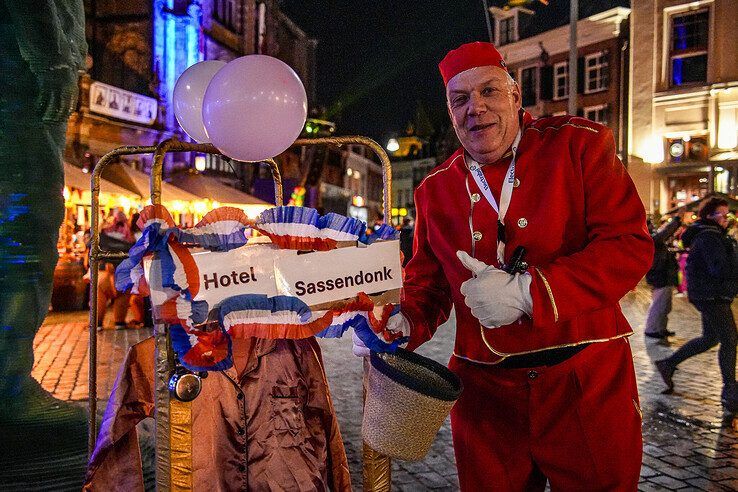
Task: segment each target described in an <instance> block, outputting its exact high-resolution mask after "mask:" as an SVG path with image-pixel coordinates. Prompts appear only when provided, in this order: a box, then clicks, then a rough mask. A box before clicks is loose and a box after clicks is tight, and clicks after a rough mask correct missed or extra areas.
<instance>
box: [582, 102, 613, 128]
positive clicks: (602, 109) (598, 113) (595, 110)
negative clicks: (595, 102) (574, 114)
mask: <svg viewBox="0 0 738 492" xmlns="http://www.w3.org/2000/svg"><path fill="white" fill-rule="evenodd" d="M609 113H610V108H609V107H608V106H607V104H600V105H599V106H590V107H588V108H584V117H585V118H587V119H588V120H592V121H596V122H597V123H600V124H602V125H607V124H608V119H609V118H608V116H609Z"/></svg>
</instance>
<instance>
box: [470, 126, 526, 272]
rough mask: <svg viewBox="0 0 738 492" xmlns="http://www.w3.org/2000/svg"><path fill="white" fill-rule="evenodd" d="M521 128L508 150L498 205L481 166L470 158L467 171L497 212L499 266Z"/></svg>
mask: <svg viewBox="0 0 738 492" xmlns="http://www.w3.org/2000/svg"><path fill="white" fill-rule="evenodd" d="M522 135H523V133H522V130H518V134H517V135H516V137H515V141H514V142H513V144H512V147H511V148H510V150H511V151H512V159H510V165H509V166H508V168H507V173H506V174H505V181H504V182H503V183H502V192H501V193H500V205H499V207H498V206H497V200H495V197H494V196H492V191H491V190H490V188H489V183H487V178H485V177H484V173H483V172H482V166H480V165H479V164H478V163H477V162H476V161H474V160H471V163H470V164H469V171H471V175H472V177H473V178H474V181H475V182H476V183H477V187H479V189H480V190H481V192H482V195H484V198H486V199H487V201H488V202H489V204H490V205H491V206H492V208H493V209H495V212H497V261H498V262H499V264H500V266H503V265H504V264H505V241H506V238H505V215H507V209H508V207H509V206H510V199H511V198H512V192H513V187H514V186H513V185H514V183H515V158H516V157H517V152H518V144H520V138H521V137H522Z"/></svg>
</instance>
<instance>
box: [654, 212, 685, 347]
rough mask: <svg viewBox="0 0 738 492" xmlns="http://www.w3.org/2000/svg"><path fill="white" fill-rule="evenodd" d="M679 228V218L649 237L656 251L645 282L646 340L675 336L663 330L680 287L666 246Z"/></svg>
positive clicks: (671, 253) (675, 264)
mask: <svg viewBox="0 0 738 492" xmlns="http://www.w3.org/2000/svg"><path fill="white" fill-rule="evenodd" d="M681 224H682V218H681V216H679V215H677V216H676V217H674V218H672V219H671V220H669V221H667V222H665V223H664V224H663V225H662V226H661V227H660V228H659V229H658V230H656V231H654V232H653V233H652V234H651V238H652V239H653V242H654V246H655V251H654V254H653V265H651V269H650V270H649V271H648V273H647V274H646V282H647V283H648V285H650V286H651V287H652V288H653V290H652V292H651V306H650V307H649V308H648V314H647V315H646V330H645V335H646V336H647V337H651V338H666V337H667V336H670V335H673V334H674V332H673V331H669V330H667V328H666V326H667V324H668V322H669V318H668V317H669V313H670V312H671V300H672V295H673V293H674V287H676V286H677V285H679V263H678V262H677V259H676V255H675V254H674V253H673V252H672V251H670V250H669V242H670V241H671V239H672V237H673V236H674V233H675V232H676V231H677V230H678V229H679V227H680V226H681Z"/></svg>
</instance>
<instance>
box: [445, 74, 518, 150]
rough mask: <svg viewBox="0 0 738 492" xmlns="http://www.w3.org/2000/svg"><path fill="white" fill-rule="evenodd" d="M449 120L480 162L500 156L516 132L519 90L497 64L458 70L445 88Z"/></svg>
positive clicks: (462, 143) (461, 139)
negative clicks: (458, 72)
mask: <svg viewBox="0 0 738 492" xmlns="http://www.w3.org/2000/svg"><path fill="white" fill-rule="evenodd" d="M446 102H447V104H448V111H449V115H450V116H451V122H452V123H453V125H454V130H456V135H457V136H458V137H459V141H461V145H463V146H464V148H465V149H466V151H467V152H468V153H469V155H471V156H472V158H473V159H474V160H475V161H477V162H479V163H480V164H489V163H492V162H495V161H496V160H497V159H499V158H500V157H502V155H503V154H504V153H505V151H506V150H507V149H508V148H509V147H510V145H512V143H513V141H514V140H515V136H516V135H517V133H518V128H519V122H518V113H519V111H520V107H521V106H520V104H521V99H520V90H519V89H518V86H517V85H516V84H515V83H514V82H513V81H512V80H511V79H510V78H509V76H508V75H507V73H506V72H505V71H504V70H502V69H501V68H499V67H493V66H486V67H476V68H472V69H470V70H466V71H464V72H461V73H460V74H458V75H456V76H455V77H453V78H452V79H451V80H449V81H448V86H447V87H446Z"/></svg>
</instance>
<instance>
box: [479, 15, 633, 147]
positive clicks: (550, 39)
mask: <svg viewBox="0 0 738 492" xmlns="http://www.w3.org/2000/svg"><path fill="white" fill-rule="evenodd" d="M600 3H601V2H600ZM490 12H491V14H492V18H493V22H494V24H493V26H494V36H495V40H496V44H497V46H498V48H499V50H500V52H501V53H502V56H503V57H504V59H505V61H506V62H507V65H508V69H509V71H510V74H511V75H512V76H513V78H514V79H515V80H516V81H517V83H518V85H519V87H520V92H521V96H522V99H523V107H524V108H525V110H526V111H528V112H530V113H531V114H532V115H533V116H551V115H563V114H566V113H567V106H568V99H569V26H568V24H566V25H556V24H555V21H553V20H551V19H550V18H551V17H552V16H556V15H558V14H560V12H559V11H558V10H553V9H551V8H550V7H546V8H541V9H539V10H538V11H536V12H534V11H533V10H529V9H526V8H522V7H515V8H510V9H500V8H497V7H492V8H491V9H490ZM629 14H630V9H628V8H625V7H621V6H616V7H613V8H610V9H607V10H603V11H601V12H596V13H594V14H592V15H590V16H588V17H584V18H580V19H579V21H578V22H577V33H578V36H577V50H578V58H577V59H578V64H577V108H578V109H577V115H578V116H584V117H585V118H588V119H591V120H593V121H597V122H598V123H602V124H604V125H607V126H609V127H610V128H611V129H612V130H613V133H614V134H615V140H616V144H617V150H618V152H619V153H620V156H621V157H625V155H626V152H625V149H626V148H627V144H626V141H625V138H626V136H627V132H625V131H624V128H625V126H626V124H627V113H626V106H627V105H626V103H625V102H626V98H627V95H628V93H627V89H626V87H627V67H628V61H627V60H628V16H629ZM562 19H563V20H564V22H565V17H563V16H562V17H559V18H558V22H559V24H561V20H562ZM542 29H545V30H542Z"/></svg>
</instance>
